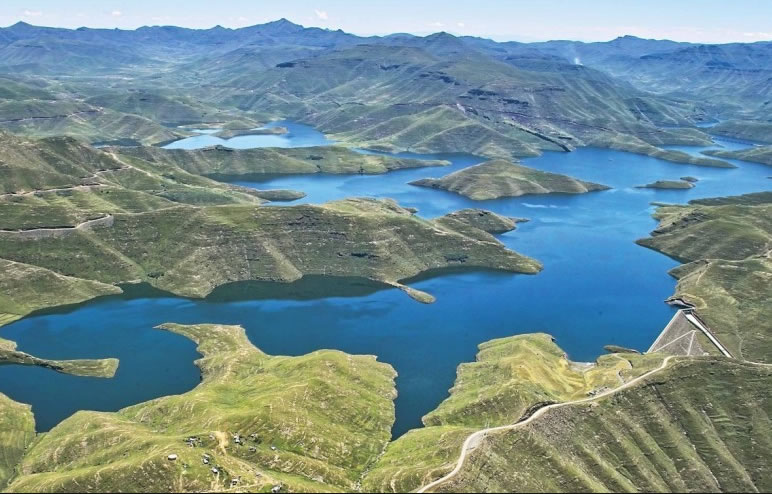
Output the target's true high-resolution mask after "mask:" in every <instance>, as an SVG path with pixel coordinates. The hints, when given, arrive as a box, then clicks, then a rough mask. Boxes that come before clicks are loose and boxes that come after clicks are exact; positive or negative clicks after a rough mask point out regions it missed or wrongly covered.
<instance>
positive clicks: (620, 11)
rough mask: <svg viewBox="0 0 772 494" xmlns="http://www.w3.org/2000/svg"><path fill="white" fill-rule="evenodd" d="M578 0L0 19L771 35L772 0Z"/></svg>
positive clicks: (7, 17)
mask: <svg viewBox="0 0 772 494" xmlns="http://www.w3.org/2000/svg"><path fill="white" fill-rule="evenodd" d="M581 3H582V2H575V1H560V0H543V1H540V2H533V1H528V0H514V1H511V2H507V3H504V4H502V3H501V2H495V1H493V0H479V1H478V2H477V4H476V5H475V7H474V9H470V8H469V7H468V4H461V3H457V2H439V1H437V0H426V1H423V2H408V1H405V0H396V1H393V2H389V4H388V5H378V4H372V3H365V2H351V1H346V0H315V1H311V0H296V1H293V2H289V3H288V4H286V5H281V6H271V7H270V8H265V7H264V6H263V5H264V4H263V3H262V2H248V1H246V0H231V1H230V2H227V3H225V4H224V5H222V6H220V8H219V9H217V10H216V11H213V9H212V7H211V3H208V2H204V1H202V0H193V1H190V2H187V3H186V4H185V6H184V8H179V7H174V6H171V5H168V4H158V3H157V2H152V3H151V2H150V1H148V0H137V1H133V2H127V1H110V2H103V1H99V2H97V1H93V0H72V1H69V2H67V3H66V4H65V3H63V2H53V1H25V0H6V1H5V2H4V5H3V6H2V7H0V25H2V26H11V25H13V24H15V23H17V22H20V21H21V22H26V23H29V24H32V25H36V26H45V27H61V28H68V29H76V28H78V27H89V28H94V29H114V28H118V29H127V30H132V29H137V28H139V27H143V26H178V27H184V28H191V29H208V28H212V27H214V26H217V25H220V26H223V27H226V28H231V29H238V28H243V27H248V26H252V25H257V24H265V23H267V22H271V21H274V20H278V19H281V18H286V19H288V20H290V21H291V22H294V23H296V24H300V25H303V26H305V27H319V28H325V29H331V30H336V29H342V30H343V31H345V32H348V33H352V34H356V35H360V36H383V35H388V34H394V33H409V34H414V35H418V36H425V35H429V34H432V33H435V32H441V31H445V32H449V33H451V34H454V35H457V36H478V37H484V38H491V39H494V40H497V41H521V42H534V41H547V40H558V39H559V40H575V41H585V42H592V41H608V40H611V39H615V38H617V37H619V36H625V35H631V36H636V37H640V38H646V39H668V40H673V41H684V42H693V43H731V42H755V41H770V40H772V26H770V25H769V22H767V20H768V19H770V18H772V2H767V1H765V0H738V1H736V2H735V3H734V4H733V5H734V7H737V8H733V9H730V10H728V9H726V8H725V3H724V2H722V1H720V0H684V1H681V2H677V3H674V2H670V1H668V0H650V1H648V2H640V1H637V0H597V1H595V2H593V4H592V5H589V6H588V5H586V4H585V5H582V4H581Z"/></svg>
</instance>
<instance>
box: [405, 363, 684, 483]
mask: <svg viewBox="0 0 772 494" xmlns="http://www.w3.org/2000/svg"><path fill="white" fill-rule="evenodd" d="M672 359H673V356H672V355H670V356H668V357H665V360H663V361H662V364H661V365H660V366H659V367H657V368H656V369H653V370H650V371H649V372H647V373H645V374H641V375H640V376H638V377H636V378H635V379H632V380H631V381H628V382H627V383H625V384H623V385H621V386H619V387H618V388H614V389H611V390H609V391H606V392H603V393H600V394H598V395H596V396H592V397H589V398H582V399H581V400H574V401H566V402H563V403H555V404H553V405H547V406H545V407H543V408H540V409H539V410H537V411H536V413H534V414H533V415H531V416H530V417H528V418H527V419H525V420H523V421H521V422H517V423H515V424H510V425H501V426H499V427H491V428H489V429H481V430H479V431H477V432H473V433H472V434H470V435H469V436H468V437H467V438H466V441H464V444H463V445H462V446H461V456H459V458H458V461H457V462H456V467H455V468H454V469H453V470H452V471H451V472H450V473H448V474H447V475H445V476H444V477H442V478H439V479H437V480H435V481H434V482H431V483H429V484H426V485H425V486H423V487H421V488H420V489H418V490H417V491H416V492H426V491H428V490H429V489H433V488H434V487H437V486H438V485H440V484H443V483H445V482H447V481H448V480H450V479H452V478H453V477H455V476H456V475H458V472H460V471H461V468H462V467H463V466H464V461H465V460H466V457H467V454H468V453H469V452H470V451H472V450H473V449H474V448H475V447H477V445H478V444H480V441H482V440H483V439H484V438H485V437H486V436H487V435H488V434H491V433H494V432H502V431H508V430H512V429H517V428H519V427H523V426H524V425H527V424H529V423H531V422H533V421H534V420H536V419H537V418H539V417H541V416H542V415H544V414H545V413H547V411H549V410H552V409H553V408H560V407H565V406H569V405H576V404H579V403H588V402H591V401H596V400H600V399H602V398H605V397H607V396H609V395H612V394H614V393H618V392H619V391H623V390H625V389H628V388H630V387H632V386H635V385H636V384H638V383H639V382H641V381H642V380H644V379H646V378H648V377H650V376H651V375H652V374H656V373H657V372H660V371H661V370H664V369H665V368H666V367H667V366H668V364H669V363H670V361H671V360H672Z"/></svg>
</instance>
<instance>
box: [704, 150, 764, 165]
mask: <svg viewBox="0 0 772 494" xmlns="http://www.w3.org/2000/svg"><path fill="white" fill-rule="evenodd" d="M706 153H707V154H709V155H710V156H717V157H719V158H728V159H735V160H743V161H752V162H754V163H761V164H762V165H770V166H772V146H758V147H752V148H748V149H740V150H737V151H706Z"/></svg>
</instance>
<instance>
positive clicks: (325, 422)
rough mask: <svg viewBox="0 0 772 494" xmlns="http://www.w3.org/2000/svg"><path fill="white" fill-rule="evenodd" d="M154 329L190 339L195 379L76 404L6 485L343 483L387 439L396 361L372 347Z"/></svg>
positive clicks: (208, 328) (235, 331)
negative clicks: (381, 358) (278, 348)
mask: <svg viewBox="0 0 772 494" xmlns="http://www.w3.org/2000/svg"><path fill="white" fill-rule="evenodd" d="M162 329H165V330H168V331H173V332H176V333H179V334H181V335H184V336H187V337H189V338H191V339H193V340H194V341H196V342H197V343H198V350H199V352H200V353H201V354H202V355H203V357H202V358H201V359H200V360H198V361H197V365H198V366H199V367H200V368H201V373H202V382H201V384H200V385H199V386H198V387H196V388H195V389H194V390H192V391H190V392H188V393H185V394H183V395H180V396H169V397H165V398H159V399H157V400H153V401H150V402H147V403H143V404H140V405H136V406H133V407H129V408H126V409H124V410H121V411H120V412H117V413H96V412H79V413H77V414H75V415H74V416H73V417H71V418H69V419H67V420H65V421H64V422H62V423H61V424H59V425H58V426H57V427H55V428H54V429H53V430H52V431H51V432H49V433H47V434H45V435H44V436H41V437H40V438H39V439H37V440H36V441H35V443H34V444H33V445H32V446H31V447H30V448H29V450H28V451H27V453H26V454H25V456H24V459H23V461H22V463H21V465H20V466H19V469H20V472H21V475H20V476H19V477H17V478H16V479H14V481H13V483H12V484H11V485H10V487H9V491H11V492H39V491H71V490H80V489H84V490H86V491H87V492H92V491H102V492H108V491H116V490H118V491H156V492H161V491H169V490H175V491H177V490H182V491H226V490H229V489H231V488H232V487H234V488H235V489H236V490H239V491H241V490H248V491H262V490H265V489H270V488H271V487H272V486H275V485H282V486H283V489H284V490H291V491H341V490H349V491H350V490H353V489H354V487H355V485H356V482H357V480H358V479H359V476H360V474H361V473H362V472H363V471H364V469H365V468H366V467H367V466H368V465H369V464H370V463H372V462H373V461H374V460H375V459H376V458H377V457H378V455H379V454H380V453H381V451H382V450H383V448H384V447H385V445H386V444H387V443H388V441H389V437H390V427H391V424H392V422H393V420H394V406H393V403H392V400H393V398H394V396H395V394H394V382H393V379H394V377H395V373H394V370H393V369H392V368H391V367H390V366H388V365H386V364H382V363H379V362H377V361H376V359H375V358H374V357H372V356H353V355H347V354H344V353H341V352H335V351H327V350H325V351H318V352H314V353H312V354H309V355H305V356H301V357H271V356H268V355H266V354H264V353H262V352H261V351H259V350H258V349H256V348H255V347H253V346H252V345H251V343H249V341H248V339H247V338H246V335H245V333H244V331H243V329H242V328H240V327H237V326H217V325H199V326H180V325H174V324H168V325H165V326H163V327H162ZM191 437H194V438H197V439H196V440H194V441H190V443H191V444H193V446H190V445H189V442H186V439H188V438H191ZM236 437H238V438H239V441H238V442H236V440H235V438H236ZM169 455H177V459H176V460H175V461H170V460H169V459H168V457H169ZM205 455H208V458H209V460H208V461H207V462H204V460H203V459H204V458H205ZM213 468H214V469H216V472H215V470H213ZM233 480H236V483H235V484H234V485H233V486H232V484H231V482H232V481H233Z"/></svg>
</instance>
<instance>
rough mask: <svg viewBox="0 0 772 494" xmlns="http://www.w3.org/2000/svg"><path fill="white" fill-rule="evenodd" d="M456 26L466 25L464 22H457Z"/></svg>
mask: <svg viewBox="0 0 772 494" xmlns="http://www.w3.org/2000/svg"><path fill="white" fill-rule="evenodd" d="M456 26H458V27H466V24H464V23H463V22H457V23H456Z"/></svg>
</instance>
